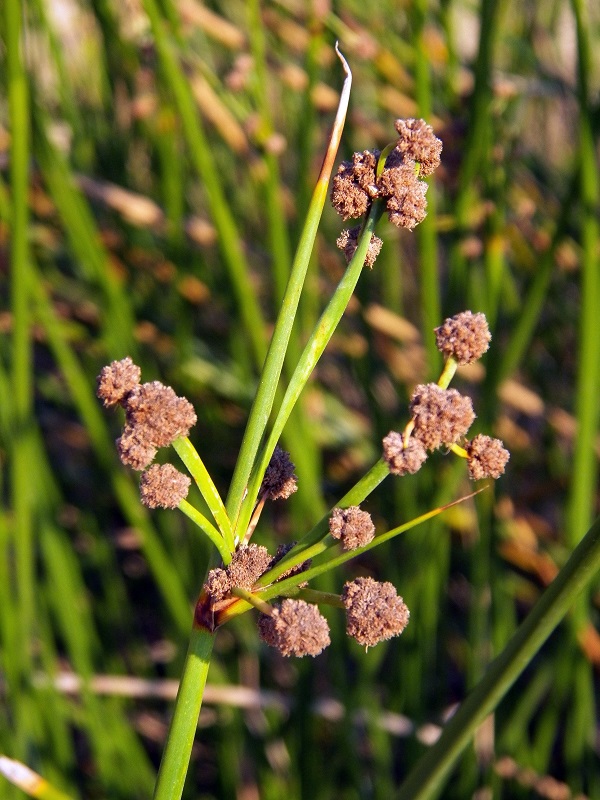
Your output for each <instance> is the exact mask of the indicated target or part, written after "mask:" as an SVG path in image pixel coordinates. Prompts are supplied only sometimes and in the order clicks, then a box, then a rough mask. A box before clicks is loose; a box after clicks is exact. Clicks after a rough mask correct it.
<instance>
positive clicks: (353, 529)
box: [329, 506, 375, 550]
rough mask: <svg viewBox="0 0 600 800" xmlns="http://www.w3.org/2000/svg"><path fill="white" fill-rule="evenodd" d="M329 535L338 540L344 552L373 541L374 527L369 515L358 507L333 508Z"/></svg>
mask: <svg viewBox="0 0 600 800" xmlns="http://www.w3.org/2000/svg"><path fill="white" fill-rule="evenodd" d="M329 533H330V534H331V535H332V536H333V538H334V539H339V540H340V542H341V543H342V547H343V548H344V550H355V549H356V548H357V547H363V545H365V544H369V542H371V541H373V537H374V536H375V525H373V520H372V519H371V515H370V514H368V513H367V512H366V511H361V509H360V508H359V507H358V506H349V507H348V508H334V509H333V513H332V514H331V517H330V518H329Z"/></svg>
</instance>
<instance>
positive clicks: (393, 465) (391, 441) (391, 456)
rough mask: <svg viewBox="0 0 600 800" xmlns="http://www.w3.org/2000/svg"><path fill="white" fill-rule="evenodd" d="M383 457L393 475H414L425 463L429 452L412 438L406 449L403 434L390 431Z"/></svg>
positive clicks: (384, 442) (385, 439)
mask: <svg viewBox="0 0 600 800" xmlns="http://www.w3.org/2000/svg"><path fill="white" fill-rule="evenodd" d="M383 457H384V459H385V460H386V461H387V465H388V467H389V468H390V472H391V473H392V475H413V474H414V473H415V472H418V471H419V470H420V469H421V467H422V466H423V464H424V463H425V460H426V459H427V450H426V449H425V447H424V446H423V444H422V442H420V441H419V440H418V439H415V438H414V437H412V436H411V437H410V438H409V440H408V441H407V443H406V447H405V446H404V437H403V436H402V434H401V433H397V432H396V431H390V432H389V433H388V435H387V436H386V437H385V438H384V440H383Z"/></svg>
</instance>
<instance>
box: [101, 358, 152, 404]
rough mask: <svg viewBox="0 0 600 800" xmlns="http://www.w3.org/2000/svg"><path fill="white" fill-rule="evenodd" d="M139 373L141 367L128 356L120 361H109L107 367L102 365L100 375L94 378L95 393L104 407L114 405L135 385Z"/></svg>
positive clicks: (138, 378) (138, 380)
mask: <svg viewBox="0 0 600 800" xmlns="http://www.w3.org/2000/svg"><path fill="white" fill-rule="evenodd" d="M141 374H142V371H141V369H140V368H139V367H138V366H137V365H136V364H134V363H133V361H132V360H131V359H130V358H129V356H127V357H126V358H123V359H121V361H111V363H110V364H109V365H108V366H107V367H102V370H101V372H100V375H98V377H97V378H96V383H97V384H98V389H97V391H96V395H97V396H98V397H99V398H100V400H102V402H103V404H104V406H105V407H106V408H110V406H115V405H117V403H121V402H122V401H123V400H124V399H125V397H126V396H127V395H128V394H129V392H131V391H132V389H133V388H134V387H135V386H137V384H138V383H139V382H140V377H141Z"/></svg>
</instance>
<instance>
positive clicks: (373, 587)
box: [342, 578, 410, 647]
mask: <svg viewBox="0 0 600 800" xmlns="http://www.w3.org/2000/svg"><path fill="white" fill-rule="evenodd" d="M342 602H343V603H344V606H345V608H346V632H347V633H348V635H349V636H352V637H353V638H354V639H356V641H357V642H358V643H359V644H363V645H365V646H366V647H374V646H375V645H376V644H378V643H379V642H381V641H383V640H384V639H391V638H392V636H398V635H399V634H401V633H402V631H403V630H404V628H406V626H407V625H408V620H409V617H410V612H409V610H408V608H407V606H406V604H405V602H404V601H403V599H402V598H401V597H399V596H398V594H397V593H396V589H395V588H394V586H393V585H392V584H391V583H388V582H386V583H378V582H377V581H374V580H373V579H372V578H356V580H354V581H349V582H348V583H346V584H345V585H344V590H343V592H342Z"/></svg>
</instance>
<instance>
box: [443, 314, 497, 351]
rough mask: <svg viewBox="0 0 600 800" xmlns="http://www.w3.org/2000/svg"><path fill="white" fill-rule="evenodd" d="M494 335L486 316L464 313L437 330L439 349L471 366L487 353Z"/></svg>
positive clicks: (445, 322) (450, 318)
mask: <svg viewBox="0 0 600 800" xmlns="http://www.w3.org/2000/svg"><path fill="white" fill-rule="evenodd" d="M491 338H492V335H491V333H490V329H489V328H488V324H487V320H486V318H485V314H481V313H478V314H473V312H472V311H463V312H462V313H461V314H456V316H454V317H449V318H448V319H447V320H445V321H444V323H443V325H440V326H439V328H436V329H435V340H436V345H437V349H438V350H439V351H440V352H441V353H443V354H444V355H445V356H446V358H448V357H450V356H452V358H454V359H455V360H456V361H457V362H458V363H459V364H471V363H472V362H473V361H477V359H478V358H481V356H482V355H483V354H484V353H485V352H486V350H487V349H488V348H489V346H490V341H491Z"/></svg>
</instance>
